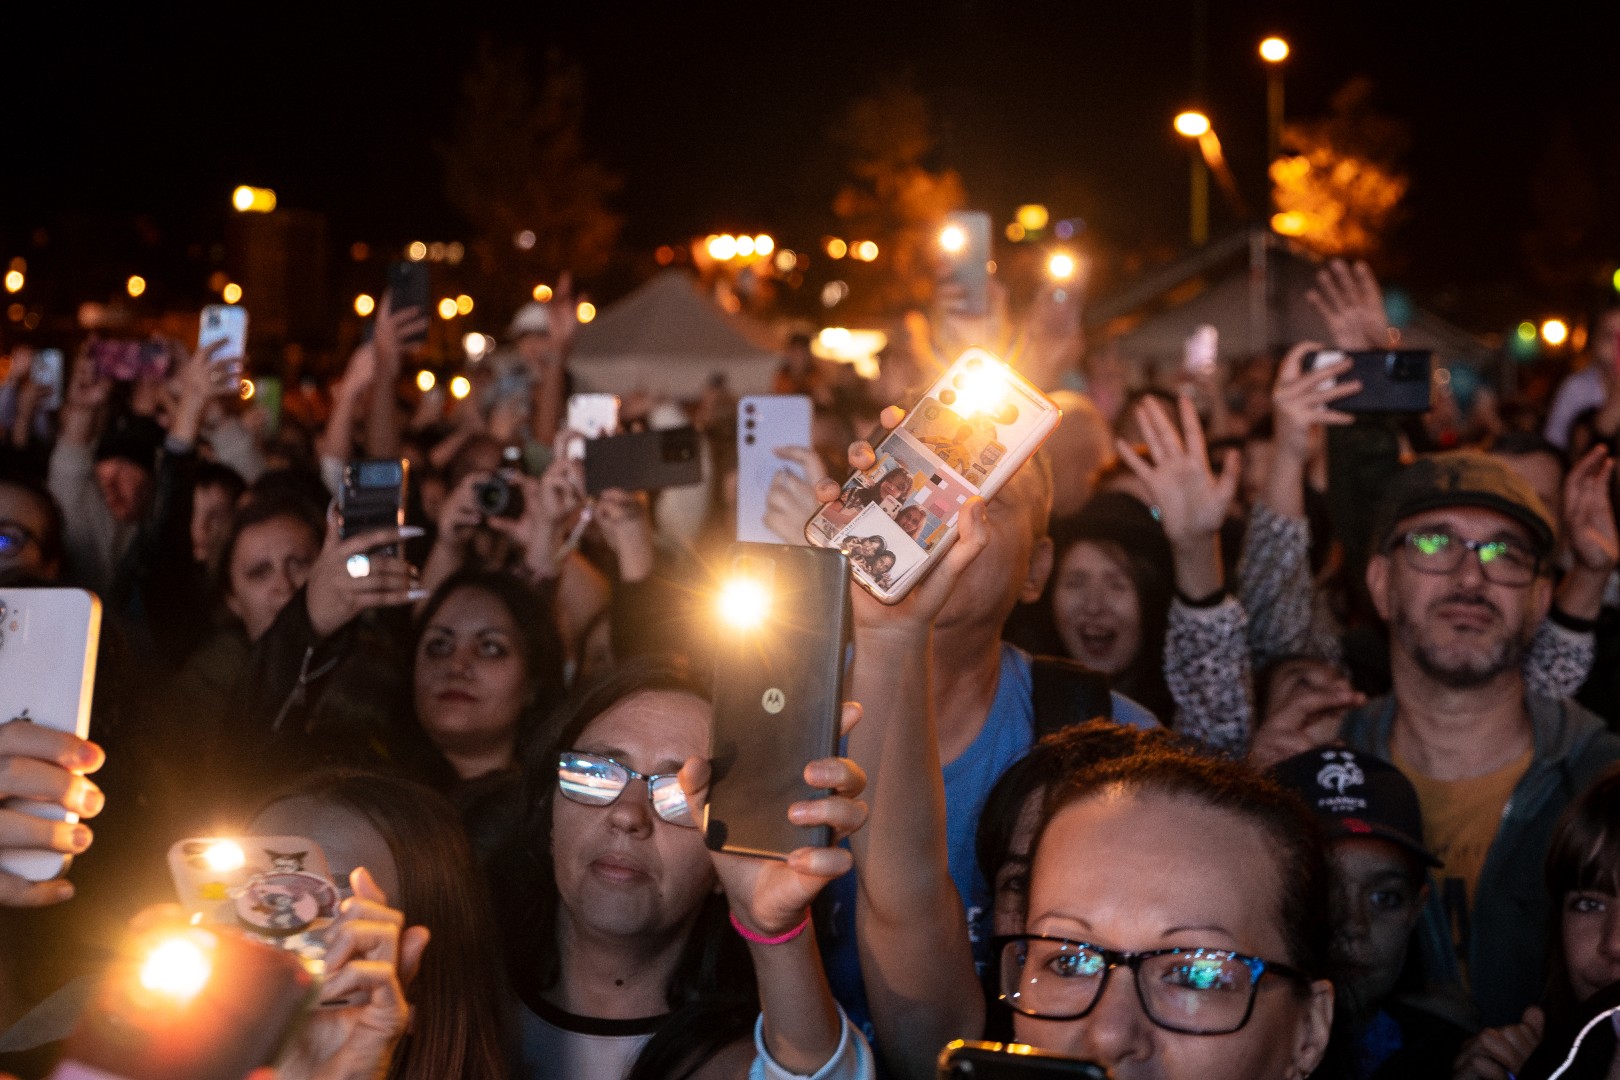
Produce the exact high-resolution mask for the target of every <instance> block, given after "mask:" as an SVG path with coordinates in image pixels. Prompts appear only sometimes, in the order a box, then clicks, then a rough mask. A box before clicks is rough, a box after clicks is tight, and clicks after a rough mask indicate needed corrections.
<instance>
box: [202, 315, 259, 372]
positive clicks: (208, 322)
mask: <svg viewBox="0 0 1620 1080" xmlns="http://www.w3.org/2000/svg"><path fill="white" fill-rule="evenodd" d="M247 323H248V317H247V309H246V308H244V307H240V306H239V305H236V304H209V305H208V306H207V307H205V308H203V310H202V319H201V322H200V324H199V326H198V328H197V349H198V351H199V352H208V349H209V347H210V346H214V349H213V351H212V352H211V353H209V355H208V374H209V383H210V385H211V386H212V387H213V390H214V393H216V394H230V393H235V392H236V388H237V383H238V382H239V381H240V380H241V378H242V371H243V369H244V367H245V365H246V363H247Z"/></svg>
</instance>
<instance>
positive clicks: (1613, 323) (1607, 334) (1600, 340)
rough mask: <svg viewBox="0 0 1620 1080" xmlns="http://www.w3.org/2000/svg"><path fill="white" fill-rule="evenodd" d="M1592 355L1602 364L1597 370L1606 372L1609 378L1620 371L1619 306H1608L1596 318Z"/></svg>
mask: <svg viewBox="0 0 1620 1080" xmlns="http://www.w3.org/2000/svg"><path fill="white" fill-rule="evenodd" d="M1592 355H1593V356H1594V357H1596V358H1597V360H1598V362H1599V363H1600V364H1601V365H1602V366H1601V367H1600V368H1599V369H1598V370H1599V371H1601V372H1605V373H1607V374H1608V375H1609V377H1610V378H1613V375H1614V373H1615V372H1616V371H1620V308H1610V309H1609V310H1608V311H1607V312H1605V313H1604V315H1603V318H1601V319H1599V320H1598V328H1597V336H1596V338H1595V339H1594V340H1593V342H1592Z"/></svg>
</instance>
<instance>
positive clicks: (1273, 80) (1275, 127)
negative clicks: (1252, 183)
mask: <svg viewBox="0 0 1620 1080" xmlns="http://www.w3.org/2000/svg"><path fill="white" fill-rule="evenodd" d="M1288 51H1289V50H1288V42H1286V41H1284V40H1283V39H1282V38H1280V37H1268V38H1266V40H1264V41H1262V42H1261V43H1260V59H1262V60H1264V61H1265V62H1266V162H1267V164H1268V165H1269V164H1270V163H1271V162H1273V161H1276V160H1277V155H1278V154H1280V153H1282V124H1283V61H1284V60H1287V59H1288Z"/></svg>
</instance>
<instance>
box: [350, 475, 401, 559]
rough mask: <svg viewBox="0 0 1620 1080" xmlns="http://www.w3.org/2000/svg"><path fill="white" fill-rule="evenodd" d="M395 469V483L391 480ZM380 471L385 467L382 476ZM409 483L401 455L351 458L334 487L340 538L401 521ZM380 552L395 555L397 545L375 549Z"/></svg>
mask: <svg viewBox="0 0 1620 1080" xmlns="http://www.w3.org/2000/svg"><path fill="white" fill-rule="evenodd" d="M396 469H397V470H398V471H397V477H398V483H393V482H392V479H393V477H394V475H395V473H394V470H396ZM384 470H387V473H386V475H385V474H384ZM409 483H410V462H409V461H407V460H405V459H404V458H399V459H395V458H377V459H375V460H370V461H351V462H349V464H348V465H347V466H345V467H344V470H343V483H342V484H341V485H340V486H339V487H338V497H337V504H338V516H339V518H340V519H341V524H339V526H338V535H339V536H341V537H343V538H344V539H348V538H349V537H351V536H355V535H358V534H359V533H363V532H366V531H368V530H370V529H381V528H386V527H388V526H395V527H397V526H400V525H403V524H405V492H406V486H407V485H408V484H409ZM378 550H379V551H381V552H382V553H383V554H386V555H397V554H398V553H399V545H397V544H390V545H388V546H387V547H385V548H379V549H378Z"/></svg>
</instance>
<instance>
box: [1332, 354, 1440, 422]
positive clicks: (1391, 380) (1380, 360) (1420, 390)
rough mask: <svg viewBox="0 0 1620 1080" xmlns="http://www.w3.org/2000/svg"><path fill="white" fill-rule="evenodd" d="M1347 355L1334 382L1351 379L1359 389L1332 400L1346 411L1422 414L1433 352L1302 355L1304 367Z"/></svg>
mask: <svg viewBox="0 0 1620 1080" xmlns="http://www.w3.org/2000/svg"><path fill="white" fill-rule="evenodd" d="M1345 357H1349V358H1350V370H1349V371H1347V372H1345V373H1344V374H1343V375H1340V376H1339V377H1338V379H1337V380H1335V381H1337V382H1345V381H1347V380H1349V379H1355V380H1356V381H1357V382H1359V383H1361V389H1360V390H1358V391H1356V392H1355V393H1354V394H1351V395H1350V396H1349V397H1347V398H1344V399H1342V400H1340V401H1335V402H1334V403H1333V406H1332V407H1333V408H1335V409H1339V410H1342V411H1343V412H1348V413H1426V412H1428V411H1429V388H1430V386H1431V385H1432V384H1433V381H1434V354H1433V353H1432V352H1430V351H1429V350H1428V349H1359V350H1356V351H1354V352H1345V351H1344V350H1341V349H1318V350H1316V351H1315V352H1312V353H1308V354H1307V355H1306V357H1305V370H1306V371H1315V370H1316V369H1317V368H1320V367H1326V366H1327V365H1329V364H1336V363H1338V362H1339V361H1340V360H1342V359H1344V358H1345Z"/></svg>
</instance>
